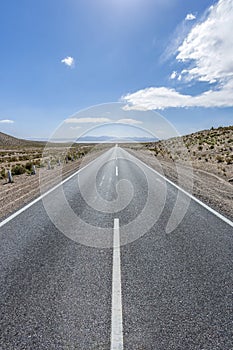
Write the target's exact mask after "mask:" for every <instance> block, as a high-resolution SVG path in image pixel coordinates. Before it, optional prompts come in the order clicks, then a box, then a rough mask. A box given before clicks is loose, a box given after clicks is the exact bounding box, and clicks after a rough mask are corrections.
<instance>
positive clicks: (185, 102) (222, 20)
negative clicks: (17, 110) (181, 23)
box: [122, 0, 233, 110]
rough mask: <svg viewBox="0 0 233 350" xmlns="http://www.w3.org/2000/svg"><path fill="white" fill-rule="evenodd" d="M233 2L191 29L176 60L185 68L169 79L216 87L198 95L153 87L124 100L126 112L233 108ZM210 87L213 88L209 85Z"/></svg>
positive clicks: (213, 8) (218, 5) (224, 2)
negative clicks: (181, 108)
mask: <svg viewBox="0 0 233 350" xmlns="http://www.w3.org/2000/svg"><path fill="white" fill-rule="evenodd" d="M232 31H233V1H232V0H219V1H218V3H216V4H215V5H213V6H211V7H210V8H209V10H208V12H207V15H206V17H205V19H204V20H203V21H202V22H200V23H197V24H196V25H195V26H194V27H192V29H191V31H190V32H189V33H188V35H187V36H186V38H185V39H184V41H183V42H182V44H181V45H180V46H179V48H178V54H177V57H176V59H177V60H178V61H179V62H180V63H184V64H185V68H184V69H183V70H182V71H181V73H179V72H175V71H174V72H172V74H171V76H170V79H175V78H177V79H178V80H184V81H185V82H186V81H188V82H189V81H194V82H201V81H202V82H207V83H209V84H213V83H215V86H214V88H213V87H210V88H209V89H208V90H207V91H205V92H204V93H200V94H199V95H195V96H192V95H187V94H182V93H180V92H178V91H176V90H175V89H171V88H168V87H150V88H146V89H143V90H140V91H136V92H135V93H132V94H128V95H126V96H123V98H122V99H123V101H125V102H126V103H127V104H128V106H126V107H125V109H129V110H130V109H164V108H169V107H233V35H232ZM210 86H211V85H210Z"/></svg>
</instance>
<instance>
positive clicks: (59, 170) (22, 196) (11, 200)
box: [0, 149, 106, 221]
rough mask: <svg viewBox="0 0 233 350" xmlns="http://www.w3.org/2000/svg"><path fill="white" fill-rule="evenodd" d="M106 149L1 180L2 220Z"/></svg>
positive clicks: (0, 219) (0, 216)
mask: <svg viewBox="0 0 233 350" xmlns="http://www.w3.org/2000/svg"><path fill="white" fill-rule="evenodd" d="M105 151H106V149H105V150H96V151H94V152H90V153H88V154H87V155H85V157H83V158H81V159H78V160H74V161H73V162H69V163H68V164H63V165H62V167H58V166H55V167H54V168H53V169H51V170H48V169H47V168H40V169H37V171H36V175H28V174H22V175H19V176H14V182H13V183H8V182H7V180H6V179H2V180H0V221H2V220H4V219H5V218H6V217H8V216H9V215H10V214H12V213H14V212H15V211H17V210H18V209H20V208H22V207H23V206H24V205H26V204H27V203H29V202H30V201H32V200H33V199H35V198H37V197H39V196H40V195H41V193H44V192H45V191H48V190H49V189H50V188H52V187H54V186H56V185H57V184H58V183H59V182H60V181H61V178H62V179H65V178H67V177H69V176H70V175H72V174H73V173H75V172H76V171H77V170H78V169H81V168H82V167H84V166H85V165H87V164H88V163H90V162H91V161H92V160H94V159H95V158H97V157H98V156H100V155H101V154H102V153H103V152H105ZM40 179H43V189H42V188H41V186H40Z"/></svg>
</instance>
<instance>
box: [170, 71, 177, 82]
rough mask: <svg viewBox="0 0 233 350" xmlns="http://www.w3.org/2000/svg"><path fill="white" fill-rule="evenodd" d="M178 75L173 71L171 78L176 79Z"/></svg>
mask: <svg viewBox="0 0 233 350" xmlns="http://www.w3.org/2000/svg"><path fill="white" fill-rule="evenodd" d="M176 77H177V72H176V71H173V72H172V74H171V75H170V79H172V80H173V79H175V78H176Z"/></svg>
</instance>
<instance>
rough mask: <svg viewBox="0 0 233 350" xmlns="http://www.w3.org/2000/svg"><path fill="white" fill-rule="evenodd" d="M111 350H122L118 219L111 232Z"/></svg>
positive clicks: (115, 220)
mask: <svg viewBox="0 0 233 350" xmlns="http://www.w3.org/2000/svg"><path fill="white" fill-rule="evenodd" d="M111 350H123V322H122V297H121V251H120V228H119V219H114V232H113V266H112V327H111Z"/></svg>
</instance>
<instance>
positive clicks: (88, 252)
mask: <svg viewBox="0 0 233 350" xmlns="http://www.w3.org/2000/svg"><path fill="white" fill-rule="evenodd" d="M232 225H233V224H232V223H229V222H226V221H224V220H222V218H221V217H218V216H216V215H215V213H213V212H211V211H209V210H208V209H207V208H205V207H203V206H202V205H200V204H199V203H198V202H196V201H195V200H193V199H191V198H190V197H188V196H187V195H186V194H184V193H182V192H180V191H178V189H177V188H176V187H175V186H173V185H172V184H171V183H169V182H167V181H166V180H165V179H164V178H162V177H160V176H159V175H158V174H156V173H155V172H154V171H152V170H151V169H149V168H148V167H147V166H145V165H143V163H142V162H140V161H139V160H137V159H136V158H135V157H133V156H132V155H130V154H129V153H128V152H126V151H125V150H123V149H121V148H120V147H113V148H112V149H110V150H109V151H107V152H106V153H104V154H103V155H102V156H100V157H99V158H97V159H96V160H95V161H94V162H92V163H91V164H89V165H88V166H87V167H85V168H84V169H83V170H81V171H80V172H78V173H77V174H76V175H74V176H72V177H71V178H70V179H69V180H68V181H66V182H65V183H64V184H63V185H62V186H60V187H57V188H56V189H55V190H54V191H52V192H50V193H49V194H48V195H46V196H44V197H43V198H42V199H40V200H38V201H37V202H36V203H34V204H33V205H31V206H29V207H28V208H27V209H26V210H24V211H22V212H21V213H19V214H18V215H16V216H15V217H13V218H12V219H9V220H8V221H7V222H4V223H2V224H0V349H1V350H34V349H35V350H37V349H38V350H40V349H43V350H47V349H49V350H53V349H56V350H60V349H65V350H66V349H67V350H73V349H77V350H79V349H80V350H89V349H90V350H91V349H95V350H98V349H103V350H105V349H111V350H114V349H116V350H122V349H125V350H191V349H192V350H193V349H195V350H196V349H198V350H217V349H218V350H232V349H233V316H232V315H233V298H232V297H233V259H232V252H233V249H232V248H233V226H232Z"/></svg>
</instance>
